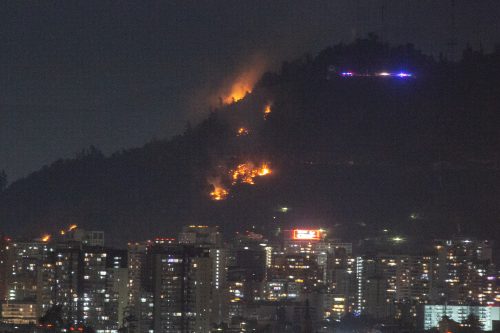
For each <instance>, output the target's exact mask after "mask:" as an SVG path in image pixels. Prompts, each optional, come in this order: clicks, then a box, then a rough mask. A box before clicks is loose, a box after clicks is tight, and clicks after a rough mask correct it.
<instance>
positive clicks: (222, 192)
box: [210, 185, 229, 201]
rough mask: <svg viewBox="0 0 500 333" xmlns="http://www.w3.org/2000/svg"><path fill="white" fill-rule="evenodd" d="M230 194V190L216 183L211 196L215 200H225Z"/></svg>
mask: <svg viewBox="0 0 500 333" xmlns="http://www.w3.org/2000/svg"><path fill="white" fill-rule="evenodd" d="M228 195H229V191H228V190H226V189H225V188H224V187H222V186H215V185H214V190H213V191H212V192H210V197H211V198H212V200H215V201H220V200H224V199H226V198H227V196H228Z"/></svg>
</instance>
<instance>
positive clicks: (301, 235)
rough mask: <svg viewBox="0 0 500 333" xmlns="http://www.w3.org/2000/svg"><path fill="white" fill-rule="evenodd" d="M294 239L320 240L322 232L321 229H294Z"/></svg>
mask: <svg viewBox="0 0 500 333" xmlns="http://www.w3.org/2000/svg"><path fill="white" fill-rule="evenodd" d="M292 231H293V234H292V239H295V240H320V239H321V234H322V231H321V230H319V229H293V230H292Z"/></svg>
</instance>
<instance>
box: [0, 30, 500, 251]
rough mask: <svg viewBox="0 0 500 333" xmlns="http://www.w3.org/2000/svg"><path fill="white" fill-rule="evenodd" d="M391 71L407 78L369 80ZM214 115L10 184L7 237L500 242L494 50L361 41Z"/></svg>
mask: <svg viewBox="0 0 500 333" xmlns="http://www.w3.org/2000/svg"><path fill="white" fill-rule="evenodd" d="M402 70H404V71H408V72H411V73H412V76H411V77H398V76H384V75H380V73H383V72H391V73H399V72H400V71H402ZM347 72H352V73H355V74H356V75H353V76H347V75H342V73H347ZM222 101H223V99H221V105H220V106H219V107H217V108H215V109H213V110H212V111H211V112H210V114H209V116H208V117H207V119H206V120H204V121H202V122H201V123H200V124H198V125H196V126H193V127H191V126H187V128H186V131H185V132H184V133H183V134H182V135H179V136H176V137H173V138H170V139H166V140H155V141H152V142H150V143H147V144H146V145H144V146H143V147H141V148H135V149H129V150H124V151H120V152H116V153H114V154H112V155H111V156H108V157H106V156H103V154H102V153H100V152H99V150H97V149H96V148H93V147H91V148H89V149H87V150H85V151H83V152H82V153H80V154H79V155H78V156H77V157H75V158H73V159H65V160H58V161H56V162H54V163H53V164H51V165H50V166H47V167H44V168H42V169H41V170H39V171H37V172H34V173H33V174H31V175H29V176H28V177H26V178H24V179H21V180H18V181H16V182H14V183H12V184H10V186H8V188H7V189H5V190H4V191H3V192H2V193H1V194H0V220H1V221H2V228H3V229H4V231H5V232H7V233H13V234H23V235H26V236H39V235H40V234H41V233H42V232H46V231H51V232H56V230H58V229H59V228H60V227H63V226H66V225H68V224H73V223H76V224H78V225H80V226H82V227H84V228H86V229H100V230H104V231H105V232H106V234H107V238H108V240H110V241H111V242H112V243H115V244H121V243H123V242H124V241H127V240H132V239H133V240H141V239H146V238H150V237H153V236H172V235H175V233H176V232H177V231H178V229H179V227H180V226H181V225H183V224H217V225H220V226H221V227H223V228H224V229H225V230H228V231H235V230H241V229H242V228H251V227H252V226H254V228H255V229H256V230H269V229H270V228H273V227H274V226H275V225H276V224H284V225H303V226H315V225H322V226H326V227H330V228H331V229H332V231H333V233H335V234H337V235H339V236H342V237H345V238H348V239H359V238H361V237H364V235H366V234H370V233H371V234H373V232H374V231H379V230H381V229H382V228H391V229H394V230H396V231H397V232H402V233H405V234H414V235H421V236H424V237H446V236H450V235H451V234H453V233H457V232H463V233H471V234H473V235H475V236H478V237H488V238H490V239H495V238H497V237H498V236H499V230H498V228H497V225H498V223H499V219H500V218H499V216H500V205H498V202H500V175H499V168H500V155H499V152H500V135H499V134H498V128H499V125H500V113H499V110H500V52H498V51H497V52H494V53H492V54H483V53H482V52H477V51H472V50H470V49H469V50H465V51H464V54H463V59H462V60H461V61H460V62H459V63H450V62H447V61H445V60H442V59H440V60H435V59H432V58H430V57H428V56H425V55H423V54H422V53H420V52H419V51H418V50H415V49H414V48H413V46H411V45H405V46H397V47H391V46H389V45H386V44H383V43H380V42H378V41H377V39H376V38H375V37H373V36H371V37H369V38H367V39H359V40H357V41H355V42H353V43H352V44H339V45H336V46H334V47H331V48H327V49H325V50H323V51H322V52H320V53H319V54H318V55H316V56H315V57H312V56H304V57H302V58H300V59H297V60H295V61H293V62H285V63H283V65H282V67H281V69H280V71H279V72H277V73H266V74H264V75H263V77H262V78H261V79H260V81H259V82H258V83H257V84H256V85H255V87H253V89H252V92H251V93H248V94H246V96H245V97H244V98H242V99H240V100H236V99H235V100H234V101H232V102H229V103H224V102H222ZM214 199H221V200H214ZM283 207H287V209H283Z"/></svg>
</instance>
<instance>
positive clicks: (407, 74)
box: [396, 72, 412, 77]
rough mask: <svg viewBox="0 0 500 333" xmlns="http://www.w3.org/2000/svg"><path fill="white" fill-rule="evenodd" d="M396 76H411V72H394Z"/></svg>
mask: <svg viewBox="0 0 500 333" xmlns="http://www.w3.org/2000/svg"><path fill="white" fill-rule="evenodd" d="M396 76H398V77H411V76H412V74H411V73H405V72H401V73H398V74H396Z"/></svg>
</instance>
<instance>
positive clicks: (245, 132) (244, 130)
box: [236, 127, 250, 136]
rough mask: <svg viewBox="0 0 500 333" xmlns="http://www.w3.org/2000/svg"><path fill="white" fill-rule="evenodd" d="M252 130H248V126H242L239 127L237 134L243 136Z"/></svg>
mask: <svg viewBox="0 0 500 333" xmlns="http://www.w3.org/2000/svg"><path fill="white" fill-rule="evenodd" d="M249 133H250V132H249V131H248V129H247V128H245V127H240V128H238V133H237V134H236V135H237V136H243V135H248V134H249Z"/></svg>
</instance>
